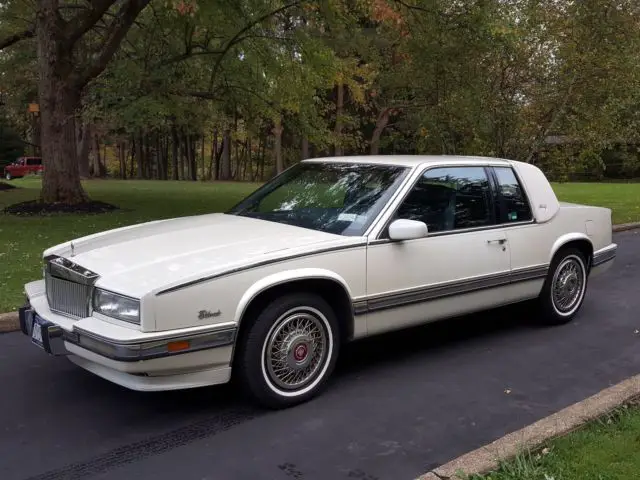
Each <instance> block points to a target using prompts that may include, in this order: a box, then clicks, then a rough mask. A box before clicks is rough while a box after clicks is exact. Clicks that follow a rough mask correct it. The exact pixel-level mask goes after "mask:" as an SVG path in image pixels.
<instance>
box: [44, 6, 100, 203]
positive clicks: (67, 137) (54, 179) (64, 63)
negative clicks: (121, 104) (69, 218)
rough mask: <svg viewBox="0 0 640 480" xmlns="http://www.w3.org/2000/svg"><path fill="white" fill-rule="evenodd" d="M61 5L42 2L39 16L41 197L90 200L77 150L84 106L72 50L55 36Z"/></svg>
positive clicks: (52, 200)
mask: <svg viewBox="0 0 640 480" xmlns="http://www.w3.org/2000/svg"><path fill="white" fill-rule="evenodd" d="M57 6H58V5H57V2H54V1H52V0H49V1H46V2H44V1H43V2H40V5H39V6H38V14H37V15H36V31H37V32H38V35H37V50H38V73H39V82H38V93H39V102H40V111H41V122H42V124H41V132H40V133H41V149H42V157H43V160H44V174H43V179H42V191H41V193H40V199H41V201H43V202H45V203H55V202H61V203H66V204H77V203H82V202H85V201H87V199H88V197H87V194H86V193H85V191H84V189H83V188H82V184H81V183H80V170H79V168H78V157H77V151H76V126H75V115H76V112H77V110H78V108H79V107H80V92H78V91H77V89H75V88H74V85H73V81H72V79H71V78H70V74H71V72H72V69H73V59H72V57H71V52H69V51H65V50H64V48H63V45H62V41H61V39H60V38H59V35H53V32H56V33H57V32H59V30H60V24H59V22H60V18H59V13H58V9H57ZM47 33H50V34H47Z"/></svg>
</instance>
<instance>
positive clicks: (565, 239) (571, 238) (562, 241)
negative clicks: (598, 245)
mask: <svg viewBox="0 0 640 480" xmlns="http://www.w3.org/2000/svg"><path fill="white" fill-rule="evenodd" d="M576 240H586V241H587V242H589V244H590V245H591V248H593V243H592V242H591V239H590V238H589V237H588V236H587V234H586V233H580V232H572V233H566V234H564V235H562V236H561V237H560V238H558V239H557V240H556V241H555V242H554V244H553V247H551V254H550V256H549V263H551V262H552V260H553V257H555V255H556V253H558V250H560V249H561V248H562V247H563V245H566V244H567V243H569V242H575V241H576Z"/></svg>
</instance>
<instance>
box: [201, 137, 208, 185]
mask: <svg viewBox="0 0 640 480" xmlns="http://www.w3.org/2000/svg"><path fill="white" fill-rule="evenodd" d="M201 139H202V144H201V145H200V148H201V150H200V153H201V154H202V159H201V163H202V180H206V179H207V171H206V163H207V162H206V159H205V156H204V143H205V140H206V136H205V134H204V130H203V131H202V138H201Z"/></svg>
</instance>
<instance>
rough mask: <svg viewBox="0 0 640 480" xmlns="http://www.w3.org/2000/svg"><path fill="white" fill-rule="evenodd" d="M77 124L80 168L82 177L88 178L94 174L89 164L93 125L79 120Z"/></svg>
mask: <svg viewBox="0 0 640 480" xmlns="http://www.w3.org/2000/svg"><path fill="white" fill-rule="evenodd" d="M78 123H79V125H77V127H78V128H77V133H78V136H77V139H76V140H77V143H76V146H77V154H78V170H79V172H80V178H83V179H86V178H89V177H90V176H91V175H92V172H91V166H90V165H89V150H90V149H91V127H90V126H89V124H87V123H86V122H80V121H78ZM93 174H95V170H94V172H93Z"/></svg>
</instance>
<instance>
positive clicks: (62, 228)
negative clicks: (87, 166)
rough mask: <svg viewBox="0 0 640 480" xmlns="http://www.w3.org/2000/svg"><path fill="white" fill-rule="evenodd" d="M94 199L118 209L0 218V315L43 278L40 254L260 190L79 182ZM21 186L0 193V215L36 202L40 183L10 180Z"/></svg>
mask: <svg viewBox="0 0 640 480" xmlns="http://www.w3.org/2000/svg"><path fill="white" fill-rule="evenodd" d="M83 183H84V187H85V188H86V190H87V192H88V193H89V195H90V196H91V198H92V199H93V200H101V201H104V202H108V203H111V204H114V205H117V206H119V207H120V208H121V209H122V210H120V211H115V212H113V213H106V214H98V215H52V216H49V217H31V218H29V217H23V218H20V217H16V216H13V215H4V214H2V213H0V313H2V312H8V311H11V310H15V309H16V308H18V307H19V306H20V304H21V303H22V301H23V298H24V297H23V295H22V289H23V285H24V284H25V283H26V282H28V281H31V280H34V279H38V278H40V277H41V275H42V270H41V269H42V263H41V256H42V251H43V250H44V249H46V248H48V247H50V246H53V245H56V244H58V243H62V242H65V241H68V240H71V239H73V238H76V237H79V236H82V235H88V234H90V233H95V232H99V231H102V230H107V229H110V228H116V227H121V226H125V225H131V224H135V223H140V222H145V221H149V220H156V219H162V218H171V217H178V216H186V215H197V214H202V213H211V212H220V211H224V210H226V209H228V208H229V207H231V206H233V205H234V204H235V203H236V202H238V201H239V200H241V199H242V198H243V197H244V196H245V195H247V194H248V193H250V192H252V191H253V190H255V189H256V188H257V187H258V184H249V183H231V182H229V183H226V182H225V183H223V182H219V183H202V182H161V181H136V180H127V181H120V180H92V181H87V182H83ZM11 185H15V186H18V187H23V188H20V189H12V190H5V191H0V212H1V211H2V210H3V209H4V208H5V207H6V206H8V205H11V204H14V203H18V202H22V201H26V200H31V199H35V198H37V196H38V194H39V191H40V181H39V179H36V178H24V179H19V180H14V181H12V182H11Z"/></svg>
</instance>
